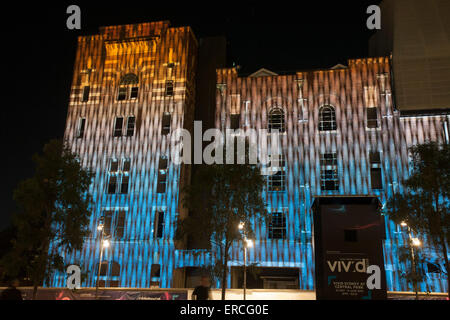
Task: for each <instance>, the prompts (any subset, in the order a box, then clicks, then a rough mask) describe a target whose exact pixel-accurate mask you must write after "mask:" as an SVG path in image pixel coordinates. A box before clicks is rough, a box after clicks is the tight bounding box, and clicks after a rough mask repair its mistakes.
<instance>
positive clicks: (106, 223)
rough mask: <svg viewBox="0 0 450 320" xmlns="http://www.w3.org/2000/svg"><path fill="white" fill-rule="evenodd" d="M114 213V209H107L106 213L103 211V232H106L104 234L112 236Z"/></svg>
mask: <svg viewBox="0 0 450 320" xmlns="http://www.w3.org/2000/svg"><path fill="white" fill-rule="evenodd" d="M113 214H114V212H113V211H109V210H108V211H105V212H104V213H103V232H104V235H108V236H110V235H111V230H112V229H111V227H112V225H111V224H112V218H113Z"/></svg>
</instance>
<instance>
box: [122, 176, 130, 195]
mask: <svg viewBox="0 0 450 320" xmlns="http://www.w3.org/2000/svg"><path fill="white" fill-rule="evenodd" d="M129 181H130V177H129V176H127V175H122V183H121V184H120V193H121V194H127V193H128V184H129Z"/></svg>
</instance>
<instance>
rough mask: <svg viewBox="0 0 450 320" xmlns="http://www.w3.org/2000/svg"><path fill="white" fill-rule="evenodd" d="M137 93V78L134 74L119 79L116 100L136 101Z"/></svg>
mask: <svg viewBox="0 0 450 320" xmlns="http://www.w3.org/2000/svg"><path fill="white" fill-rule="evenodd" d="M138 92H139V78H138V76H137V75H135V74H134V73H127V74H126V75H124V76H122V78H120V82H119V94H118V95H117V100H128V99H137V97H138Z"/></svg>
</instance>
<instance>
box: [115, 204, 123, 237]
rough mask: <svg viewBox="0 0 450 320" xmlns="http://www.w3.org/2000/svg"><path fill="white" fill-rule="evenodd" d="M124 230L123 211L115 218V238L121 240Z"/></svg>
mask: <svg viewBox="0 0 450 320" xmlns="http://www.w3.org/2000/svg"><path fill="white" fill-rule="evenodd" d="M124 230H125V211H123V210H121V211H119V215H118V217H117V228H116V238H119V239H120V238H123V235H124Z"/></svg>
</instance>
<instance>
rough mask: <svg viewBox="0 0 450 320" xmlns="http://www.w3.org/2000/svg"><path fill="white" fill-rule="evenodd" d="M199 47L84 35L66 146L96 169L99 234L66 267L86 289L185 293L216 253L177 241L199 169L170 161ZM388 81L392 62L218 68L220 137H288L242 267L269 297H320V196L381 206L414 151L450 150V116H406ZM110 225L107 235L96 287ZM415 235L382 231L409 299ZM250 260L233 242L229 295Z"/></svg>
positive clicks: (131, 28) (149, 33) (438, 283)
mask: <svg viewBox="0 0 450 320" xmlns="http://www.w3.org/2000/svg"><path fill="white" fill-rule="evenodd" d="M197 49H198V44H197V41H196V39H195V36H194V35H193V33H192V31H191V29H190V28H189V27H177V28H173V27H170V26H169V23H168V22H154V23H143V24H137V25H124V26H112V27H104V28H101V29H100V33H99V34H98V35H94V36H83V37H80V38H79V43H78V51H77V55H76V61H75V68H74V78H73V83H72V89H71V95H70V103H69V111H68V116H67V123H66V131H65V139H66V140H67V141H68V143H69V144H70V145H71V148H72V150H73V151H74V152H76V153H77V154H78V155H79V157H80V160H81V162H82V164H83V165H84V166H86V167H90V168H91V169H92V170H93V171H94V174H95V178H94V182H93V184H92V186H91V190H90V192H91V193H92V195H93V198H94V207H93V209H92V215H91V218H90V225H89V228H90V230H92V236H91V237H90V238H88V239H87V240H86V243H85V245H84V248H83V250H81V251H80V252H76V253H74V254H72V255H66V257H65V259H66V262H67V263H69V264H70V263H74V264H79V265H80V266H81V269H82V270H83V271H84V272H85V273H86V280H85V281H84V282H83V286H85V287H95V285H96V282H97V280H100V285H101V286H106V287H116V286H119V287H131V288H149V287H152V286H157V287H162V288H171V287H174V288H176V287H178V288H180V287H184V286H186V285H190V284H191V283H192V279H190V278H189V274H188V272H187V270H188V268H191V267H201V266H204V265H206V264H207V263H208V262H209V256H208V254H207V253H204V254H199V255H197V254H195V250H190V248H187V247H182V246H178V244H176V243H175V242H174V240H173V237H174V232H175V225H176V219H177V217H179V216H180V217H182V216H183V215H185V214H186V212H184V211H183V210H182V209H181V207H180V190H182V187H183V185H184V184H186V183H189V179H190V167H189V166H188V165H175V164H173V163H172V162H171V159H170V157H169V154H170V150H169V137H170V133H171V132H172V131H173V130H175V129H177V128H187V129H189V130H191V128H192V125H193V120H194V118H193V117H194V105H195V100H196V98H195V92H196V89H195V85H196V81H197V80H198V79H197V78H196V77H197V76H196V70H197V69H196V68H197V67H196V65H197V56H198V54H197ZM391 80H392V79H391V72H390V61H389V59H388V58H384V57H383V58H370V59H358V60H349V63H348V66H337V67H334V68H332V69H324V70H316V71H310V72H297V73H293V74H286V75H278V74H276V73H274V72H271V71H269V70H265V69H264V70H260V71H258V72H256V73H254V74H252V75H250V76H247V77H242V76H239V75H238V72H237V69H236V68H221V69H218V70H217V79H216V87H217V89H216V91H215V92H213V94H215V95H216V106H215V107H216V110H215V126H216V127H217V128H221V129H224V128H234V129H237V128H243V129H247V128H248V129H250V128H253V129H267V128H275V129H281V131H283V132H282V134H281V137H282V150H283V154H284V161H282V162H281V164H282V165H280V168H279V171H278V173H277V174H276V175H273V176H271V177H268V178H267V180H268V183H267V189H266V191H265V192H264V197H265V199H266V201H267V204H268V210H269V212H270V213H271V214H272V217H273V220H272V222H271V223H270V224H268V225H266V226H263V225H261V226H257V228H256V239H254V245H253V247H252V248H249V249H248V257H247V259H248V262H247V263H248V264H251V263H257V265H258V267H261V268H262V270H263V272H262V273H263V274H264V272H266V273H267V274H265V275H264V277H265V278H264V280H262V281H263V284H262V286H263V287H268V288H283V287H285V288H299V289H304V290H314V259H313V247H312V226H313V224H312V213H311V205H312V201H313V197H314V196H319V195H369V194H370V195H376V196H378V197H379V199H380V201H381V203H385V202H386V199H387V198H388V197H389V196H390V195H392V194H393V192H396V191H401V190H402V186H401V184H400V182H401V179H402V178H404V177H406V176H407V174H408V153H407V147H408V146H410V145H412V144H415V143H418V142H422V141H425V140H427V139H432V140H436V141H444V140H446V139H447V141H448V130H447V131H445V130H444V128H445V126H446V125H447V128H448V118H447V115H445V114H431V115H421V114H415V115H408V116H402V115H401V114H400V112H399V111H398V110H396V108H395V107H394V105H393V99H392V91H391ZM206 87H207V86H206ZM197 92H198V91H197ZM206 100H207V99H206ZM211 108H214V106H211ZM209 114H214V112H213V113H211V112H210V113H209ZM213 122H214V121H213ZM101 221H103V223H104V228H105V229H104V230H105V233H106V234H107V235H109V236H110V237H111V239H110V246H109V247H108V248H105V249H104V253H103V257H104V258H103V262H102V263H103V264H102V266H101V270H100V271H101V272H100V274H101V275H100V278H99V279H97V268H98V264H99V257H100V241H99V234H98V231H97V227H98V225H99V224H100V223H101ZM406 239H407V235H406V234H404V233H402V232H400V229H399V226H396V225H394V224H393V223H392V222H389V221H386V240H385V242H384V244H385V247H384V251H385V267H386V272H387V282H388V288H389V289H390V290H405V289H406V287H405V284H404V282H403V281H402V280H401V279H400V272H401V266H399V264H398V260H397V250H398V247H399V245H402V244H403V243H404V242H405V241H406ZM242 263H243V250H242V247H241V246H240V245H239V244H236V245H235V246H233V248H232V252H231V259H230V268H231V270H230V271H231V272H230V277H229V279H228V285H229V286H230V287H237V286H239V283H240V279H239V277H240V274H241V272H240V271H239V267H241V266H242ZM264 268H265V269H264ZM277 275H278V276H279V277H277ZM445 283H446V281H445V280H444V279H434V280H433V281H432V283H430V286H432V287H431V290H432V291H444V290H445V285H446V284H445ZM48 286H52V287H63V286H65V275H64V274H57V275H55V276H54V277H53V278H52V279H51V281H50V283H49V284H48Z"/></svg>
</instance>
